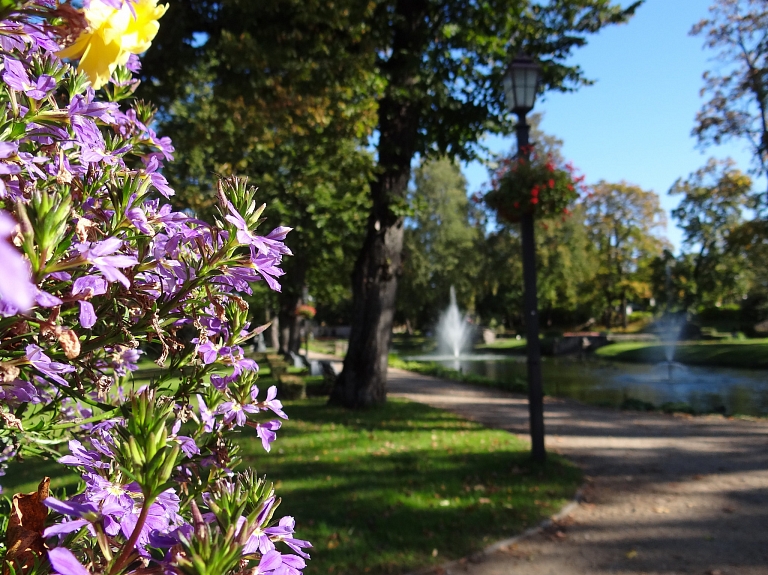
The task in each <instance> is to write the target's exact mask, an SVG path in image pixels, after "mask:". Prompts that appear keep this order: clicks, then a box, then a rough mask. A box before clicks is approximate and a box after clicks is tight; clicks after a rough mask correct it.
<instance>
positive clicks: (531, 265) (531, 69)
mask: <svg viewBox="0 0 768 575" xmlns="http://www.w3.org/2000/svg"><path fill="white" fill-rule="evenodd" d="M539 75H540V68H539V65H538V64H537V63H536V62H535V61H534V60H533V58H530V57H529V56H525V55H522V54H520V55H518V56H517V57H516V58H515V59H514V60H512V62H511V63H510V65H509V67H508V68H507V73H506V75H505V76H504V92H505V94H506V97H507V106H509V109H510V110H511V111H512V112H513V113H515V114H517V117H518V122H517V153H518V154H519V155H520V156H522V157H524V158H526V159H527V158H528V157H529V155H530V150H529V147H528V146H529V141H528V136H529V133H530V129H531V127H530V126H529V125H528V123H527V122H526V121H525V115H526V114H527V113H528V112H530V111H531V110H532V109H533V104H534V103H535V101H536V92H537V90H538V88H539ZM520 235H521V236H522V243H523V281H524V283H525V295H524V299H525V306H524V307H525V331H526V339H527V346H526V347H527V351H528V410H529V414H530V426H531V456H532V457H533V460H534V461H544V460H545V459H546V457H547V452H546V451H545V449H544V394H543V391H542V386H541V346H540V343H539V309H538V307H539V306H538V299H537V296H536V243H535V240H534V235H533V214H532V213H524V214H522V218H521V220H520Z"/></svg>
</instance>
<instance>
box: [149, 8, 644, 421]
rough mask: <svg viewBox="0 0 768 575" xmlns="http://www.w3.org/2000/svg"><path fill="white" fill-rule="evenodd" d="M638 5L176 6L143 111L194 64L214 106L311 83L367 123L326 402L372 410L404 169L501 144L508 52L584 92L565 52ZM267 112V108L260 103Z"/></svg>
mask: <svg viewBox="0 0 768 575" xmlns="http://www.w3.org/2000/svg"><path fill="white" fill-rule="evenodd" d="M639 4H640V2H634V3H632V4H631V5H629V6H628V7H626V8H624V7H622V6H620V5H619V4H612V3H611V1H610V0H557V1H553V2H546V3H538V2H533V1H530V0H495V1H493V2H485V1H477V0H468V1H467V0H372V1H370V2H366V3H362V2H352V0H339V1H338V2H334V3H322V2H319V1H317V0H314V1H311V0H310V2H309V3H307V2H299V1H298V0H265V1H264V2H251V1H246V0H216V1H214V0H187V1H186V2H183V3H181V2H180V3H178V5H179V8H178V9H177V12H176V13H175V14H174V13H171V12H169V13H168V15H167V16H166V20H167V21H169V22H171V23H172V27H173V28H175V30H173V31H169V32H168V34H167V36H166V39H165V40H163V39H160V40H159V41H158V46H157V47H156V49H155V50H153V55H154V58H155V59H154V60H153V61H148V62H147V72H146V78H147V80H148V81H149V83H150V84H151V85H152V87H153V89H154V92H155V93H153V97H155V101H163V100H162V97H163V95H166V97H167V98H170V100H175V99H178V98H182V92H183V88H184V87H185V86H186V85H187V84H189V83H190V82H192V81H194V77H191V76H190V75H189V73H187V72H185V71H184V70H183V69H182V68H181V67H178V69H176V70H173V71H172V72H170V71H168V70H167V68H168V66H167V63H168V62H188V63H192V64H195V63H197V62H201V61H202V62H209V65H210V66H212V67H213V69H214V72H215V77H216V80H215V82H214V89H215V90H216V91H217V93H218V94H219V95H221V97H226V98H227V99H230V100H232V101H242V102H244V105H245V106H246V107H247V106H249V105H250V104H251V103H254V104H255V105H258V104H259V103H260V102H261V98H262V93H261V89H262V88H263V87H266V88H267V93H268V94H270V91H269V88H270V86H269V82H272V81H274V82H278V83H281V84H282V82H280V80H281V79H283V78H292V77H294V75H295V73H298V75H299V76H301V74H302V73H305V74H308V75H309V76H311V77H313V78H319V82H318V84H317V86H316V89H317V90H318V91H319V92H320V93H324V91H325V88H326V87H328V86H338V88H339V89H340V94H342V95H344V94H346V92H345V90H348V92H349V93H348V97H347V98H346V99H345V100H344V101H347V100H348V101H350V102H353V103H356V104H358V103H359V108H360V109H361V110H364V111H367V110H373V111H374V112H375V119H374V122H373V124H374V125H375V134H376V136H377V138H376V140H375V142H376V151H377V158H376V166H375V171H374V172H372V173H371V175H370V176H369V178H368V182H369V187H370V198H371V211H370V213H369V216H368V221H367V226H366V229H365V238H364V241H363V244H362V249H361V251H360V253H359V255H358V258H357V261H356V263H355V268H354V272H353V276H352V289H353V296H354V298H353V308H352V333H351V336H350V346H349V352H348V354H347V357H346V359H345V364H344V371H343V373H342V374H341V376H340V378H339V379H338V381H337V386H336V388H335V390H334V393H333V394H332V400H333V401H335V402H338V403H342V404H344V405H348V406H365V405H372V404H376V403H380V402H382V401H384V400H385V399H386V385H385V383H386V369H387V354H388V349H389V340H390V337H391V335H390V334H391V327H392V321H393V319H394V308H395V298H396V290H397V278H398V276H399V274H400V268H401V265H402V259H401V255H402V247H403V236H404V216H405V212H406V210H405V206H406V202H407V189H408V183H409V181H410V179H411V162H412V160H413V159H414V157H416V155H420V156H422V157H426V156H429V155H441V154H447V155H449V156H451V157H454V156H455V157H459V158H461V159H468V158H471V157H474V156H475V155H477V154H478V152H479V151H480V149H481V147H480V146H479V145H478V142H479V141H480V139H481V137H482V136H483V135H484V134H486V133H488V132H493V133H509V132H511V130H512V128H513V126H514V122H513V120H512V119H511V117H510V115H509V113H508V112H507V110H506V105H505V98H504V94H503V75H504V71H505V68H506V65H507V62H509V60H510V59H511V58H512V56H514V55H515V54H516V53H517V52H518V51H519V50H521V49H525V50H526V51H527V52H528V53H530V54H531V55H532V56H535V57H538V58H539V60H540V61H541V63H542V69H543V70H542V71H543V78H542V79H543V82H542V89H555V90H571V89H575V88H577V87H578V86H580V85H582V84H584V83H586V82H587V80H586V78H585V77H584V75H583V73H582V71H581V69H580V68H579V67H578V66H574V65H571V64H570V63H569V62H568V58H569V56H570V55H571V54H572V52H573V50H574V49H575V48H578V47H580V46H583V45H584V44H585V43H586V39H587V37H588V36H589V35H590V34H593V33H595V32H597V31H599V30H600V29H601V28H603V27H604V26H606V25H610V24H616V23H621V22H625V21H626V20H627V19H628V18H629V17H630V16H631V15H632V14H633V13H634V11H635V9H636V7H637V6H638V5H639ZM161 34H162V30H161ZM194 67H195V66H193V68H194ZM297 71H298V72H297ZM254 78H256V80H254ZM260 79H263V81H262V80H260ZM303 85H304V86H306V85H307V84H303ZM160 93H162V94H160ZM287 93H289V94H294V93H293V92H290V91H288V92H287ZM299 94H300V95H302V96H303V95H304V94H305V92H304V90H302V91H300V93H299ZM309 94H312V92H309ZM358 95H359V96H360V97H359V98H357V96H358ZM356 98H357V99H356ZM295 100H296V98H295V97H293V98H290V99H289V100H288V102H289V103H290V102H292V101H295ZM165 101H166V102H167V101H169V100H165ZM280 101H281V100H275V99H273V98H272V97H271V96H270V98H269V99H268V100H267V101H266V104H271V103H272V102H280ZM369 102H373V103H374V104H375V105H374V106H372V107H371V106H369V105H368V104H369ZM355 109H357V108H355ZM235 121H236V123H241V121H240V120H235ZM233 149H234V150H235V151H237V150H239V149H240V146H233Z"/></svg>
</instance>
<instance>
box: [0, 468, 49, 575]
mask: <svg viewBox="0 0 768 575" xmlns="http://www.w3.org/2000/svg"><path fill="white" fill-rule="evenodd" d="M50 484H51V479H50V478H49V477H46V478H45V479H43V480H42V481H41V482H40V485H39V486H38V488H37V491H36V492H34V493H17V494H16V495H14V496H13V501H12V502H11V514H10V517H9V518H8V529H7V531H6V546H7V548H8V551H7V552H6V554H5V562H4V563H3V575H8V574H9V573H10V572H11V571H10V565H12V564H15V565H16V566H17V568H16V573H24V572H26V571H28V570H29V569H31V568H32V567H33V566H34V564H35V556H37V555H41V554H43V553H44V552H45V541H44V540H43V529H45V518H46V517H47V516H48V508H47V507H46V506H45V505H43V499H45V498H46V497H48V489H49V487H50Z"/></svg>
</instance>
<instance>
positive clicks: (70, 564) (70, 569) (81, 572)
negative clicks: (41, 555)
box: [48, 547, 90, 575]
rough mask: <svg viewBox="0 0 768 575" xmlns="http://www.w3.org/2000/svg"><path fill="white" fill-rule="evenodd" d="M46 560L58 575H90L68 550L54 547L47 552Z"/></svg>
mask: <svg viewBox="0 0 768 575" xmlns="http://www.w3.org/2000/svg"><path fill="white" fill-rule="evenodd" d="M48 560H49V561H50V562H51V567H53V570H54V572H55V573H57V574H58V575H90V573H89V572H88V570H87V569H86V568H85V567H83V565H82V563H80V561H78V560H77V557H75V556H74V555H73V554H72V552H71V551H70V550H69V549H64V548H63V547H54V548H53V549H51V550H49V551H48Z"/></svg>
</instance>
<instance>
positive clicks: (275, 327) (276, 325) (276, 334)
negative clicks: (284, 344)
mask: <svg viewBox="0 0 768 575" xmlns="http://www.w3.org/2000/svg"><path fill="white" fill-rule="evenodd" d="M270 317H271V319H272V325H271V326H270V328H269V346H270V347H271V348H272V349H274V350H275V352H277V351H278V350H279V349H280V318H279V317H278V315H277V314H276V313H273V312H272V310H269V309H268V310H267V321H269V319H270Z"/></svg>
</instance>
